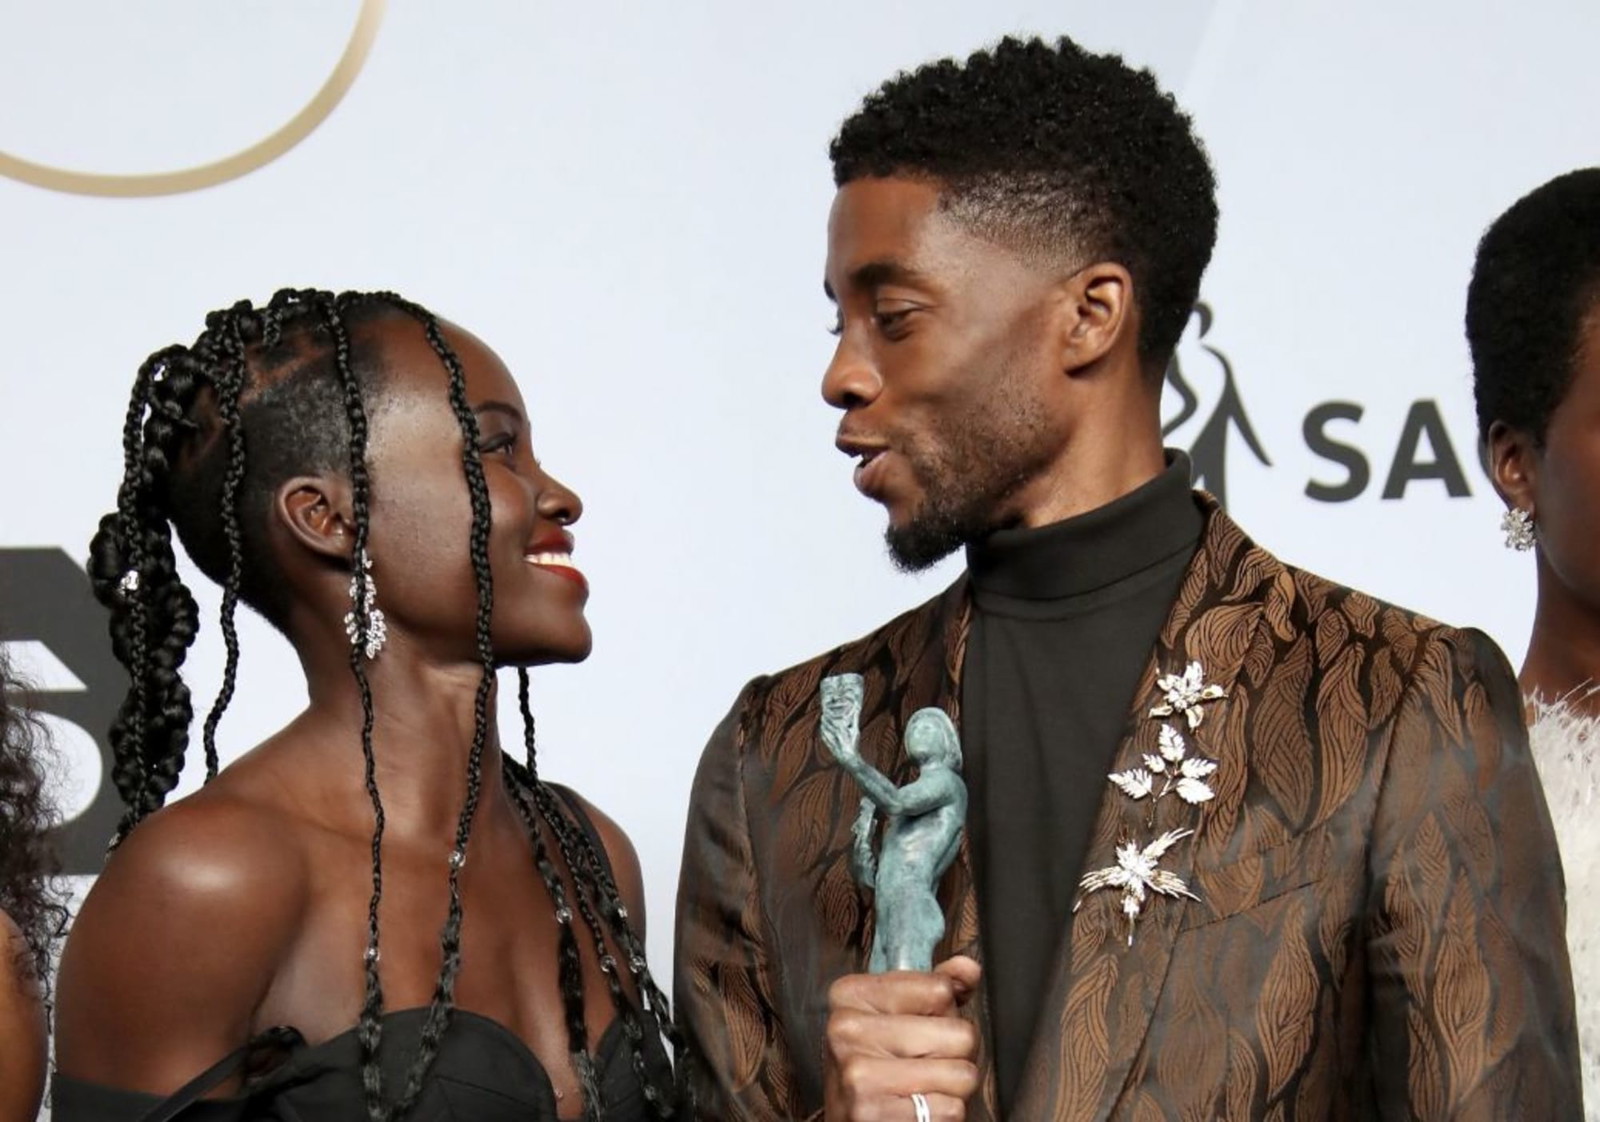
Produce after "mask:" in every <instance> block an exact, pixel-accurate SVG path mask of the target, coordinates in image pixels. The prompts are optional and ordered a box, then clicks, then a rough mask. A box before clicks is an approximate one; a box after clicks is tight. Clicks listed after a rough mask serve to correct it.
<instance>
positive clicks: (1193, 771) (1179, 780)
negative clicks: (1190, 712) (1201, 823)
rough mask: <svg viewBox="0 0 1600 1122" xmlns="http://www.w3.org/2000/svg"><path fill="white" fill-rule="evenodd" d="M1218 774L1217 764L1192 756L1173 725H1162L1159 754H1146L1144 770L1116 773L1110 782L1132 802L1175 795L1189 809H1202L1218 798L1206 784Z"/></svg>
mask: <svg viewBox="0 0 1600 1122" xmlns="http://www.w3.org/2000/svg"><path fill="white" fill-rule="evenodd" d="M1216 770H1217V762H1216V761H1215V760H1208V759H1206V758H1205V757H1204V756H1191V755H1189V745H1188V742H1187V741H1185V740H1184V738H1183V734H1182V733H1181V732H1179V731H1178V730H1177V729H1175V728H1173V727H1172V726H1171V725H1162V726H1161V740H1160V752H1159V754H1157V753H1150V754H1147V755H1146V756H1145V758H1144V767H1136V768H1130V769H1129V770H1127V771H1114V772H1112V773H1111V775H1110V779H1111V782H1112V783H1114V784H1116V786H1117V789H1118V790H1120V791H1121V792H1122V793H1123V794H1124V795H1127V796H1128V797H1129V798H1131V799H1135V800H1137V799H1143V798H1146V797H1148V796H1150V795H1152V794H1153V795H1155V798H1156V800H1159V799H1164V798H1166V797H1167V795H1169V794H1175V795H1177V796H1178V797H1179V798H1180V799H1182V800H1183V801H1184V802H1186V803H1188V804H1189V805H1190V806H1199V805H1200V804H1201V803H1204V802H1210V801H1211V800H1212V799H1213V798H1215V797H1216V792H1215V791H1213V790H1212V789H1211V784H1209V783H1207V782H1206V779H1207V778H1208V777H1209V776H1210V775H1211V774H1212V773H1213V772H1215V771H1216ZM1158 775H1159V776H1161V777H1162V779H1163V780H1164V782H1163V783H1162V786H1161V790H1160V791H1157V790H1156V776H1158ZM1152 801H1155V800H1152ZM1152 813H1153V812H1152Z"/></svg>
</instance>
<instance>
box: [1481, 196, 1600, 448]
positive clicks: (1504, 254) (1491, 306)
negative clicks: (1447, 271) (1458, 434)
mask: <svg viewBox="0 0 1600 1122" xmlns="http://www.w3.org/2000/svg"><path fill="white" fill-rule="evenodd" d="M1597 306H1600V168H1581V169H1579V170H1577V171H1571V172H1568V173H1566V174H1565V175H1560V176H1557V177H1556V178H1554V179H1552V180H1550V182H1548V183H1546V184H1544V185H1543V186H1541V187H1537V188H1535V189H1534V190H1532V191H1530V192H1529V193H1528V194H1526V195H1524V196H1523V197H1522V198H1521V199H1518V200H1517V201H1516V202H1515V203H1513V204H1512V206H1511V208H1510V209H1509V210H1507V211H1506V212H1505V213H1504V214H1502V215H1501V216H1500V217H1499V218H1497V219H1495V220H1494V224H1493V225H1492V226H1490V227H1489V229H1488V231H1487V232H1485V234H1484V235H1483V239H1482V241H1480V242H1479V243H1478V258H1477V262H1476V263H1475V265H1474V266H1473V270H1472V283H1471V284H1470V285H1469V286H1468V287H1467V316H1466V328H1467V343H1468V345H1469V346H1470V347H1471V348H1472V383H1473V396H1474V397H1475V399H1476V401H1477V407H1478V430H1479V434H1480V435H1482V436H1487V435H1488V433H1489V426H1490V425H1492V424H1493V423H1494V422H1496V421H1504V422H1505V423H1506V424H1508V425H1510V426H1511V427H1512V428H1514V429H1517V430H1519V431H1521V432H1525V433H1527V434H1528V435H1529V436H1531V437H1533V439H1534V441H1535V442H1536V443H1538V444H1539V445H1541V446H1542V445H1543V444H1544V437H1545V431H1546V429H1548V428H1549V426H1550V415H1551V414H1552V413H1554V412H1555V410H1556V407H1557V406H1559V405H1560V404H1561V402H1562V400H1563V399H1564V398H1565V397H1566V396H1567V390H1568V388H1569V387H1570V386H1571V384H1572V376H1573V374H1574V372H1575V370H1576V366H1577V359H1578V349H1579V347H1580V345H1581V344H1582V341H1583V325H1584V322H1585V318H1586V317H1587V316H1590V315H1594V314H1597Z"/></svg>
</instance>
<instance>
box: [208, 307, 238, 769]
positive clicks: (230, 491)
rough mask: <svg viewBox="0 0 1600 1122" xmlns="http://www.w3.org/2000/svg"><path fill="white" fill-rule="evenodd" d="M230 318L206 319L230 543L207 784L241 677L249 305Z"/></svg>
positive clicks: (210, 721)
mask: <svg viewBox="0 0 1600 1122" xmlns="http://www.w3.org/2000/svg"><path fill="white" fill-rule="evenodd" d="M232 311H233V314H228V313H222V312H213V313H211V315H209V316H207V317H206V327H207V329H208V330H210V331H213V332H216V333H217V334H218V335H219V336H220V337H221V342H222V345H223V347H224V348H225V349H226V351H227V354H228V362H227V365H226V366H225V367H224V368H223V377H222V378H221V379H220V381H219V383H218V385H217V412H218V414H219V415H220V416H221V418H222V430H223V432H224V433H226V434H227V440H228V470H227V474H225V475H224V476H223V478H222V530H223V534H224V536H226V538H227V539H228V575H227V576H226V577H225V578H224V580H223V582H222V609H221V612H220V613H219V614H220V617H221V618H220V623H221V629H222V639H223V644H224V646H225V647H226V649H227V655H226V659H225V662H224V665H223V670H222V687H221V688H220V689H219V690H218V691H217V699H216V701H215V702H213V703H212V706H211V711H210V712H209V713H207V714H206V722H205V728H204V730H203V733H202V737H201V740H202V743H203V744H204V746H205V757H206V779H207V780H210V779H213V778H215V777H216V774H217V726H218V725H219V724H221V723H222V714H223V713H224V712H226V711H227V708H228V705H229V703H230V702H231V701H232V700H233V691H234V686H235V684H236V683H237V681H238V675H239V631H238V628H237V627H235V626H234V613H235V611H237V609H238V607H239V586H240V585H241V584H242V583H243V580H244V536H243V535H242V534H241V533H240V532H239V485H240V484H241V483H243V482H244V462H245V461H244V455H245V448H244V426H243V425H241V424H240V423H239V395H240V394H241V393H242V392H243V391H244V383H245V378H246V376H247V374H246V366H245V341H244V332H243V329H242V326H241V322H240V321H241V319H242V318H243V316H244V315H245V314H246V313H247V311H248V304H246V305H245V307H243V308H241V307H238V306H237V305H236V306H235V307H234V309H233V310H232Z"/></svg>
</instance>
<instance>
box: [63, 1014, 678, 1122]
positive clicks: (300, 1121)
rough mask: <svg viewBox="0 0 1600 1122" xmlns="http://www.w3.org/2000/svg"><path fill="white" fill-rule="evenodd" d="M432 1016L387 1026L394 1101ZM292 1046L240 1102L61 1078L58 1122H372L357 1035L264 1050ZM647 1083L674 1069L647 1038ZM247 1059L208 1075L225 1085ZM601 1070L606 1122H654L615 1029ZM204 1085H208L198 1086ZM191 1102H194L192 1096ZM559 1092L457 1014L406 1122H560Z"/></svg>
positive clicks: (523, 1050) (598, 1055) (382, 1058)
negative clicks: (164, 1095)
mask: <svg viewBox="0 0 1600 1122" xmlns="http://www.w3.org/2000/svg"><path fill="white" fill-rule="evenodd" d="M426 1016H427V1010H426V1009H402V1010H399V1011H396V1012H394V1013H389V1014H387V1015H386V1016H385V1017H384V1019H383V1022H384V1025H383V1027H384V1032H383V1044H382V1045H381V1046H380V1049H379V1056H378V1058H379V1062H380V1063H381V1065H382V1067H383V1073H384V1086H385V1088H386V1090H387V1093H388V1094H389V1095H391V1096H392V1095H396V1094H399V1092H400V1080H401V1079H403V1078H404V1077H405V1073H406V1070H407V1069H408V1067H409V1066H410V1063H411V1059H412V1057H413V1056H414V1055H415V1054H416V1047H417V1039H418V1034H419V1033H420V1032H421V1031H422V1022H423V1019H424V1018H425V1017H426ZM274 1043H278V1044H282V1045H286V1046H287V1049H288V1058H287V1059H285V1060H284V1061H283V1062H282V1063H281V1064H279V1065H277V1066H276V1067H274V1068H273V1069H272V1070H271V1072H269V1073H268V1074H266V1075H264V1076H262V1077H261V1078H259V1079H256V1080H253V1081H251V1082H250V1083H249V1084H248V1087H247V1090H246V1091H245V1092H244V1093H243V1094H241V1095H239V1096H237V1097H234V1098H228V1099H199V1098H198V1094H203V1093H204V1090H205V1089H206V1088H204V1087H203V1086H202V1087H198V1088H196V1087H195V1085H191V1087H190V1088H185V1091H180V1092H179V1093H178V1094H177V1095H174V1096H173V1097H172V1098H170V1099H166V1100H163V1099H160V1098H157V1097H156V1096H154V1095H143V1094H138V1093H135V1092H131V1091H120V1090H114V1089H112V1088H108V1087H100V1086H97V1085H95V1084H92V1083H84V1082H81V1081H79V1080H76V1079H69V1078H67V1077H65V1076H61V1075H57V1076H56V1078H55V1081H54V1083H53V1084H52V1086H51V1093H50V1111H51V1119H52V1122H146V1120H148V1122H157V1120H160V1122H165V1120H166V1119H169V1118H171V1119H182V1120H183V1122H256V1120H258V1119H259V1120H263V1122H266V1120H272V1122H335V1120H337V1122H359V1120H360V1119H362V1118H365V1117H366V1107H365V1105H364V1103H365V1100H364V1099H363V1097H362V1090H361V1049H360V1045H359V1043H358V1042H357V1040H356V1033H355V1030H354V1029H350V1030H349V1031H347V1032H343V1033H340V1034H339V1035H338V1036H335V1037H333V1038H332V1039H331V1040H325V1041H323V1042H322V1043H321V1044H317V1045H307V1044H305V1043H304V1042H303V1041H300V1040H299V1034H298V1033H292V1032H290V1031H288V1030H277V1031H276V1032H275V1033H274V1034H273V1035H272V1037H271V1038H270V1039H264V1040H263V1041H262V1042H261V1045H259V1046H258V1047H270V1046H271V1045H272V1044H274ZM645 1057H646V1064H647V1066H648V1068H649V1069H650V1072H651V1081H652V1082H655V1083H657V1085H659V1086H666V1085H669V1084H670V1080H671V1066H670V1064H669V1062H668V1060H667V1057H666V1051H665V1049H664V1048H663V1047H662V1046H661V1043H660V1041H659V1039H658V1038H657V1037H655V1035H654V1034H652V1033H650V1032H649V1031H648V1030H647V1031H646V1037H645ZM243 1058H244V1057H243V1056H242V1055H241V1056H239V1057H237V1058H232V1059H233V1061H234V1062H232V1063H229V1064H227V1065H226V1066H224V1065H219V1066H218V1068H217V1069H213V1071H212V1072H210V1073H207V1074H208V1075H211V1076H213V1078H212V1082H213V1083H216V1082H220V1081H221V1080H222V1079H224V1078H226V1077H227V1076H228V1075H230V1074H232V1072H233V1071H236V1070H237V1069H238V1066H239V1062H240V1061H242V1060H243ZM595 1068H596V1074H597V1075H598V1077H599V1084H600V1096H601V1098H602V1100H604V1102H605V1107H606V1117H607V1118H608V1119H615V1120H616V1122H644V1120H645V1119H648V1118H652V1117H654V1115H653V1114H652V1112H651V1111H650V1108H649V1104H648V1103H646V1102H645V1098H644V1092H643V1090H642V1089H641V1088H640V1086H639V1080H638V1078H637V1077H636V1076H635V1075H634V1072H633V1055H632V1050H631V1049H630V1048H629V1047H628V1042H627V1037H625V1036H624V1035H623V1032H622V1022H621V1021H613V1022H612V1024H611V1026H610V1027H609V1028H607V1029H606V1031H605V1033H604V1035H603V1036H602V1037H601V1038H600V1041H599V1044H598V1046H597V1047H596V1049H595ZM204 1079H205V1077H204V1076H202V1077H201V1080H197V1081H196V1083H197V1084H198V1083H200V1082H201V1081H203V1080H204ZM185 1092H189V1095H186V1094H185ZM558 1117H559V1115H558V1113H557V1104H556V1096H555V1090H554V1089H553V1088H552V1087H551V1085H550V1077H549V1076H548V1075H547V1074H546V1073H545V1070H544V1067H543V1065H541V1064H540V1063H539V1061H538V1059H537V1058H535V1056H534V1054H533V1052H532V1051H530V1050H529V1048H528V1046H527V1045H526V1044H524V1043H523V1042H522V1039H521V1038H520V1037H518V1036H517V1035H516V1034H515V1033H513V1032H512V1031H511V1030H510V1029H507V1028H506V1027H505V1026H504V1025H501V1024H500V1023H499V1022H497V1021H492V1020H490V1019H489V1018H487V1017H483V1016H479V1015H478V1014H476V1013H468V1012H465V1011H463V1010H460V1009H458V1010H456V1011H455V1012H454V1014H453V1015H452V1017H451V1022H450V1028H449V1030H448V1031H447V1032H446V1033H445V1036H444V1041H443V1043H442V1045H441V1046H440V1049H439V1055H438V1058H437V1059H435V1060H434V1063H433V1066H432V1068H430V1069H429V1071H428V1076H427V1079H426V1080H425V1082H424V1084H423V1090H422V1094H421V1096H420V1097H419V1098H418V1100H417V1105H416V1107H415V1109H414V1110H413V1111H412V1112H411V1113H410V1114H409V1115H407V1119H408V1122H410V1120H414V1122H467V1120H472V1122H554V1120H555V1119H557V1118H558Z"/></svg>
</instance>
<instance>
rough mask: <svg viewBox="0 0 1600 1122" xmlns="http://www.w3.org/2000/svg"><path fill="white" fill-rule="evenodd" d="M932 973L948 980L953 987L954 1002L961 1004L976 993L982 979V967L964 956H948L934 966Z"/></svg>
mask: <svg viewBox="0 0 1600 1122" xmlns="http://www.w3.org/2000/svg"><path fill="white" fill-rule="evenodd" d="M933 972H934V973H935V974H937V975H938V976H939V977H941V978H948V979H950V981H951V983H952V984H954V986H955V994H956V1001H957V1002H959V1003H962V1004H965V1002H966V1000H967V998H969V997H971V996H972V995H973V994H974V993H976V992H977V990H978V982H979V981H981V980H982V978H983V967H981V966H979V965H978V964H977V962H976V961H975V960H973V959H970V958H968V957H967V956H966V955H964V954H958V955H952V956H950V957H949V958H947V959H945V960H944V961H943V962H941V963H940V964H939V965H938V966H935V967H934V968H933Z"/></svg>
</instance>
